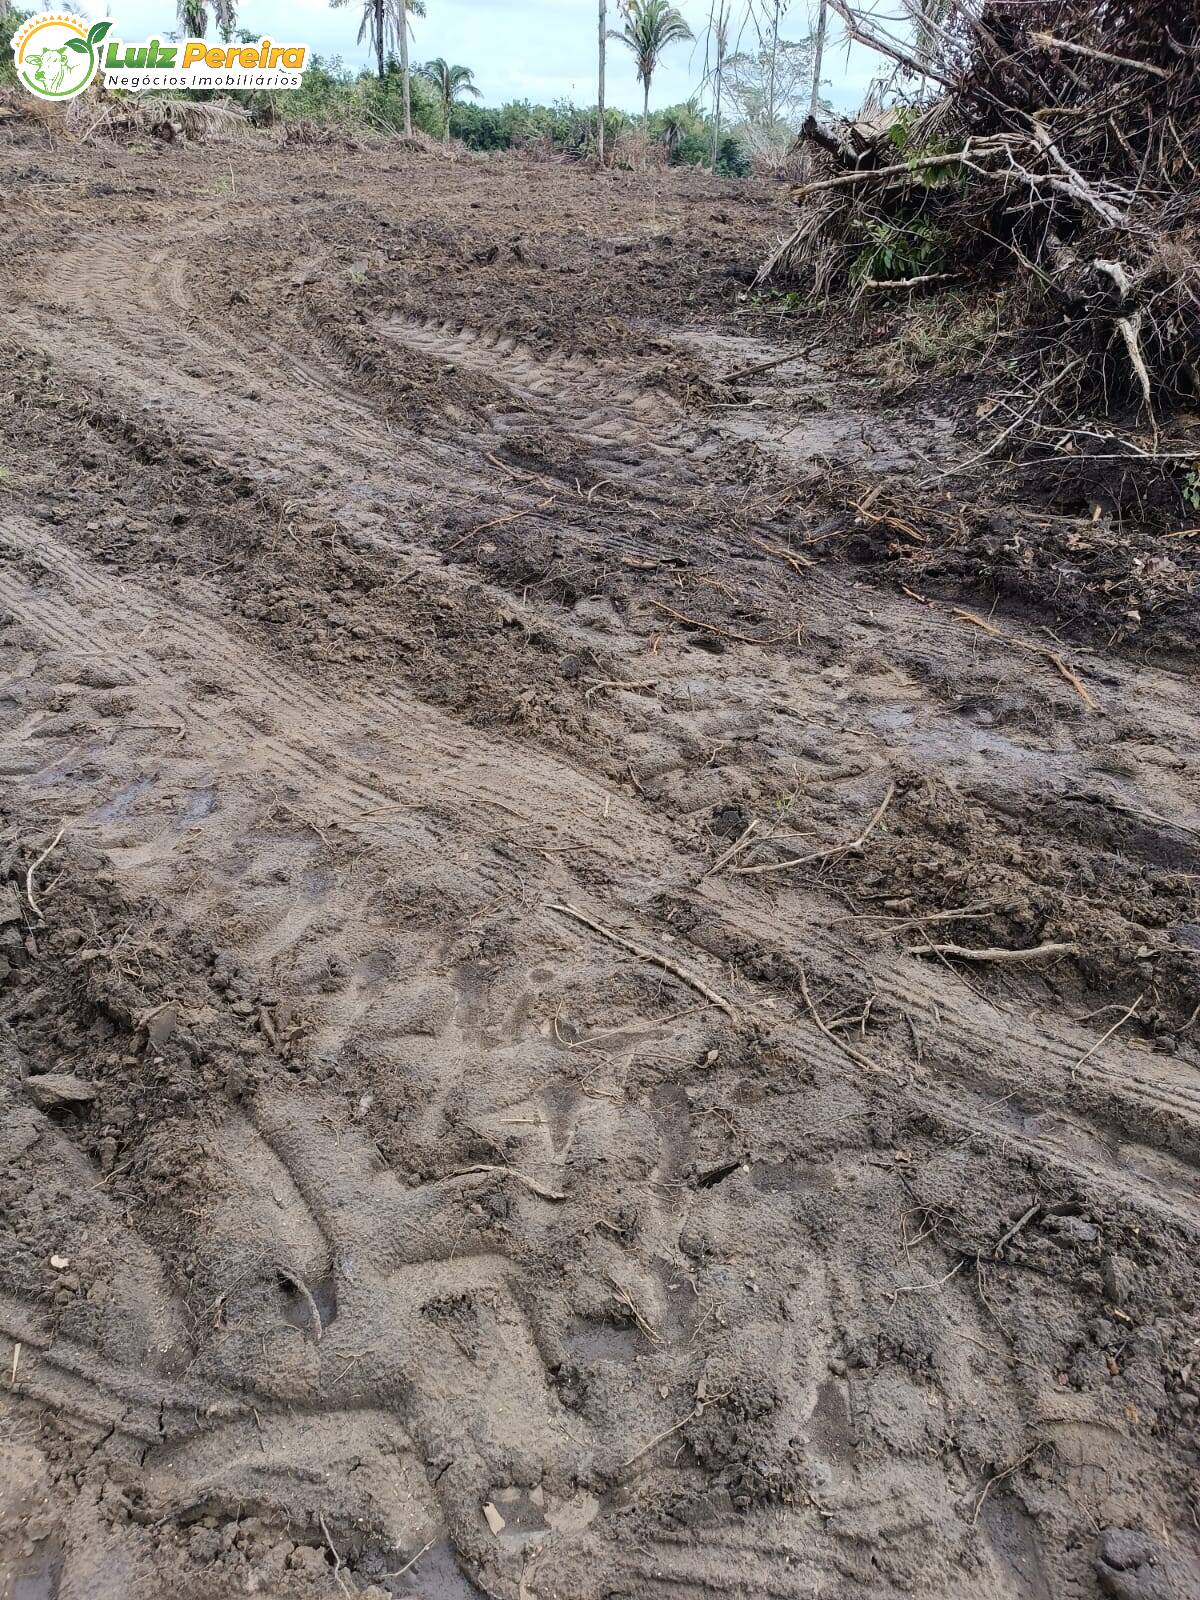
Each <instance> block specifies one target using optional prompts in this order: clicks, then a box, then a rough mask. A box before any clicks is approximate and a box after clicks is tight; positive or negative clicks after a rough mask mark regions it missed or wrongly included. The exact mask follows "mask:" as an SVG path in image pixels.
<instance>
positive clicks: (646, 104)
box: [642, 74, 650, 129]
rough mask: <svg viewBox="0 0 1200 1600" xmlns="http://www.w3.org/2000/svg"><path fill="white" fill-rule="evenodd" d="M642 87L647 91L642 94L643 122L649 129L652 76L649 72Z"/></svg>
mask: <svg viewBox="0 0 1200 1600" xmlns="http://www.w3.org/2000/svg"><path fill="white" fill-rule="evenodd" d="M642 87H643V88H644V89H645V91H646V92H645V94H644V95H643V96H642V122H643V124H644V126H645V127H646V128H647V129H649V127H650V77H649V74H647V76H646V77H645V79H644V80H643V83H642Z"/></svg>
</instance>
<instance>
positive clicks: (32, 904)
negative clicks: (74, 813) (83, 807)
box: [25, 822, 67, 922]
mask: <svg viewBox="0 0 1200 1600" xmlns="http://www.w3.org/2000/svg"><path fill="white" fill-rule="evenodd" d="M66 831H67V825H66V823H65V822H64V823H63V825H62V827H61V828H60V829H59V830H58V832H57V833H56V834H55V835H54V837H53V839H51V841H50V843H49V844H48V845H47V846H46V848H45V849H44V850H43V851H42V853H41V855H40V856H39V857H38V858H37V860H36V861H34V862H32V863H31V864H30V867H29V871H28V872H27V873H26V874H25V898H26V900H28V901H29V909H30V910H31V911H32V912H33V914H34V916H35V917H37V919H38V921H39V922H42V921H44V920H45V918H44V917H43V916H42V913H41V912H40V911H39V909H38V903H37V901H36V900H35V899H34V898H33V875H34V873H35V872H36V871H37V869H38V868H39V867H40V866H41V864H42V862H43V861H45V860H46V858H47V856H49V855H50V853H51V851H53V850H54V849H55V848H56V847H57V845H58V842H59V840H60V839H61V838H62V836H63V834H64V833H65V832H66Z"/></svg>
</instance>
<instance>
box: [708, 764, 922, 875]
mask: <svg viewBox="0 0 1200 1600" xmlns="http://www.w3.org/2000/svg"><path fill="white" fill-rule="evenodd" d="M895 793H896V785H895V784H894V783H891V784H889V785H888V792H887V793H886V794H885V795H884V797H883V800H882V802H881V803H880V805H879V807H878V809H877V810H876V812H875V814H874V816H873V817H872V818H871V820H870V822H868V823H867V825H866V827H865V828H864V829H863V831H862V832H861V833H860V834H859V836H858V838H857V839H850V840H849V841H848V842H847V843H845V844H831V845H830V846H829V848H828V849H826V850H813V851H812V852H811V853H810V854H808V855H806V856H791V857H789V858H788V860H787V861H766V862H763V863H762V864H761V865H760V866H756V867H731V868H730V871H731V872H740V873H744V874H747V875H749V874H750V873H759V872H783V871H784V870H785V869H786V868H787V867H803V866H807V865H808V864H809V863H810V862H813V861H827V860H828V859H829V858H830V857H831V856H846V855H851V854H853V853H854V852H855V851H859V850H861V849H862V847H863V845H865V844H866V842H867V840H868V839H869V838H870V837H871V835H872V833H874V831H875V829H876V828H877V827H878V826H879V824H880V823H881V822H882V821H883V818H884V813H885V812H886V811H887V808H888V807H889V806H890V805H891V803H892V796H893V795H894V794H895Z"/></svg>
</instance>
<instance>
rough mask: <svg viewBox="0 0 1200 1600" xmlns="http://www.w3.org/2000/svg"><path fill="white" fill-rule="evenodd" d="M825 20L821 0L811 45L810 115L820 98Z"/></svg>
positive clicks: (823, 3) (811, 115)
mask: <svg viewBox="0 0 1200 1600" xmlns="http://www.w3.org/2000/svg"><path fill="white" fill-rule="evenodd" d="M827 20H828V16H827V12H826V7H825V0H821V9H820V10H819V11H818V13H817V39H816V43H815V44H814V46H813V68H812V75H813V81H812V96H811V98H810V99H809V102H808V114H809V116H810V117H815V116H816V114H817V102H818V101H819V100H820V98H821V57H822V56H823V55H824V54H825V24H826V22H827Z"/></svg>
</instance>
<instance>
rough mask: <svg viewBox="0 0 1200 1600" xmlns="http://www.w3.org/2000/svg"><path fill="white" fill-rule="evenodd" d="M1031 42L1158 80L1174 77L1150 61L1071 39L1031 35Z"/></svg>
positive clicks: (1044, 48)
mask: <svg viewBox="0 0 1200 1600" xmlns="http://www.w3.org/2000/svg"><path fill="white" fill-rule="evenodd" d="M1029 37H1030V40H1031V41H1032V42H1033V43H1034V44H1037V45H1041V47H1042V49H1043V50H1065V51H1066V52H1067V53H1068V55H1073V56H1088V57H1089V58H1090V59H1091V60H1092V61H1107V62H1109V63H1110V65H1112V66H1114V67H1132V68H1133V70H1134V71H1135V72H1150V73H1153V75H1154V76H1155V77H1156V78H1170V77H1172V76H1174V74H1173V73H1171V72H1169V71H1168V70H1167V68H1166V67H1156V66H1154V65H1153V64H1152V63H1151V62H1149V61H1135V60H1134V59H1133V57H1132V56H1115V55H1113V54H1112V53H1111V52H1110V51H1108V50H1096V49H1094V48H1093V47H1092V46H1091V45H1089V44H1072V43H1071V41H1070V40H1069V39H1056V38H1055V37H1054V36H1053V34H1049V33H1031V34H1030V35H1029Z"/></svg>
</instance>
